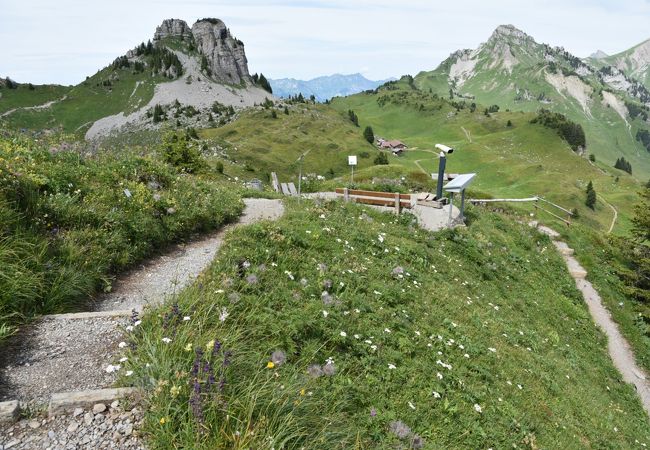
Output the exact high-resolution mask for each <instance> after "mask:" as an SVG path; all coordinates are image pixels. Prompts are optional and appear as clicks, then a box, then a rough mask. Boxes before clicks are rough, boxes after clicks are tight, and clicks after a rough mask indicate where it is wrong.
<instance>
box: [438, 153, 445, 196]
mask: <svg viewBox="0 0 650 450" xmlns="http://www.w3.org/2000/svg"><path fill="white" fill-rule="evenodd" d="M446 166H447V157H446V156H445V154H444V152H440V162H439V163H438V186H436V200H438V201H440V199H441V198H442V183H443V182H444V180H443V178H444V177H445V167H446Z"/></svg>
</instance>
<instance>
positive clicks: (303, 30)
mask: <svg viewBox="0 0 650 450" xmlns="http://www.w3.org/2000/svg"><path fill="white" fill-rule="evenodd" d="M169 17H177V18H182V19H185V20H187V21H188V22H189V23H190V24H191V23H192V22H194V20H196V19H198V18H202V17H219V18H221V19H223V20H224V21H225V22H226V24H227V25H228V26H229V27H230V29H231V31H232V32H233V34H234V35H236V36H237V37H238V38H240V39H242V40H243V41H244V42H245V44H246V53H247V56H248V60H249V66H250V69H251V71H253V72H260V71H261V72H264V73H265V74H266V75H267V76H270V77H273V78H278V77H284V76H292V77H295V78H311V77H315V76H318V75H324V74H330V73H334V72H343V73H352V72H363V73H364V74H365V75H367V76H369V77H371V78H375V79H379V78H387V77H389V76H399V75H402V74H405V73H412V74H415V73H417V72H419V71H420V70H429V69H432V68H434V67H435V66H437V64H438V63H440V61H442V60H443V59H444V58H445V57H447V56H448V55H449V54H450V53H452V52H453V51H455V50H457V49H459V48H474V47H476V46H477V45H478V44H479V43H480V42H483V41H485V40H486V39H487V38H488V37H489V36H490V34H491V33H492V31H493V30H494V28H496V26H498V25H500V24H503V23H512V24H514V25H515V26H517V27H519V28H521V29H522V30H524V31H526V32H527V33H529V34H531V35H532V36H533V37H534V38H535V39H536V40H537V41H538V42H546V43H549V44H551V45H561V46H564V47H565V48H566V49H567V50H569V51H571V52H572V53H574V54H576V55H577V56H586V55H588V54H590V53H591V52H593V51H595V50H597V49H602V50H604V51H605V52H607V53H615V52H618V51H622V50H624V49H626V48H629V47H630V46H632V45H634V44H637V43H639V42H641V41H643V40H645V39H647V38H650V31H648V28H647V24H648V23H649V20H650V3H648V1H645V0H622V1H618V2H617V1H614V0H608V1H605V0H591V1H587V0H566V1H560V0H549V1H544V2H542V1H526V0H517V1H515V0H500V1H498V2H485V1H480V0H455V1H454V2H449V1H445V2H441V1H425V0H409V1H402V2H396V1H388V0H375V1H370V0H357V1H342V0H329V1H326V0H303V1H291V0H280V1H278V0H272V1H268V2H265V1H262V0H239V1H235V0H228V1H208V0H190V1H184V2H178V1H175V0H149V1H147V0H143V1H137V2H136V1H126V0H114V1H111V2H98V1H95V0H86V1H81V0H58V1H57V2H54V3H52V2H51V0H31V1H25V0H3V6H2V14H1V15H0V42H3V43H4V45H3V46H2V50H0V76H5V75H9V76H11V77H13V78H15V79H17V80H19V81H31V82H35V83H45V82H58V83H64V84H72V83H77V82H79V81H81V80H82V79H83V78H85V76H86V75H91V74H93V73H95V71H96V70H98V69H100V68H101V67H103V66H105V65H107V64H109V63H110V62H111V61H112V60H113V59H114V58H115V57H117V56H119V55H122V54H124V53H125V52H126V51H127V50H128V49H130V48H133V47H134V46H135V45H137V44H138V43H139V42H142V41H146V40H147V39H150V38H151V36H152V35H153V32H154V30H155V27H156V25H158V24H159V23H160V22H161V21H162V20H163V19H165V18H169ZM7 43H10V44H7Z"/></svg>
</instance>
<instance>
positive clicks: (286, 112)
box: [284, 106, 289, 116]
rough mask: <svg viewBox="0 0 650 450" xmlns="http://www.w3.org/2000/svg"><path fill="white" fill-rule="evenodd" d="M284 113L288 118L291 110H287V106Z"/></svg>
mask: <svg viewBox="0 0 650 450" xmlns="http://www.w3.org/2000/svg"><path fill="white" fill-rule="evenodd" d="M284 113H285V114H286V115H287V116H288V115H289V108H287V107H286V106H285V107H284Z"/></svg>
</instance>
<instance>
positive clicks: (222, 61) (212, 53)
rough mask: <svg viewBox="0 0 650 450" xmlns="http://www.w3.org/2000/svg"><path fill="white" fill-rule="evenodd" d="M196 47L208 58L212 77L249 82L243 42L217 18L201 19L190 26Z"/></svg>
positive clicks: (228, 80)
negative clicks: (233, 35)
mask: <svg viewBox="0 0 650 450" xmlns="http://www.w3.org/2000/svg"><path fill="white" fill-rule="evenodd" d="M192 35H193V36H194V41H195V43H196V47H197V48H198V49H199V51H200V52H201V53H202V54H203V55H205V56H206V57H207V59H208V64H209V66H210V69H211V70H212V75H213V77H217V78H218V79H219V80H220V81H223V82H225V83H232V84H240V83H242V82H244V83H250V82H251V78H250V74H249V73H248V60H247V59H246V54H245V52H244V44H243V42H241V41H240V40H238V39H235V38H233V37H232V35H231V34H230V30H228V28H226V24H224V23H223V22H222V21H221V20H219V19H203V20H199V21H197V22H196V23H195V24H194V25H193V26H192Z"/></svg>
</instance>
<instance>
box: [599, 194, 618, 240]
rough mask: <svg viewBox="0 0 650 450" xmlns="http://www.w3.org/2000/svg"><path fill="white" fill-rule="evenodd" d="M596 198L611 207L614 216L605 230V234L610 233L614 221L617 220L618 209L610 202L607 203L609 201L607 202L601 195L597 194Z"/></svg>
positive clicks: (614, 223)
mask: <svg viewBox="0 0 650 450" xmlns="http://www.w3.org/2000/svg"><path fill="white" fill-rule="evenodd" d="M598 198H599V199H600V200H601V201H602V202H603V203H604V204H606V205H607V206H609V207H610V208H611V210H612V212H613V213H614V217H613V218H612V223H611V224H610V226H609V230H607V234H610V233H611V232H612V230H613V229H614V225H616V221H617V220H618V211H617V210H616V208H614V205H612V204H611V203H609V202H608V201H607V200H605V199H604V198H603V197H602V196H600V195H599V196H598Z"/></svg>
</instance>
